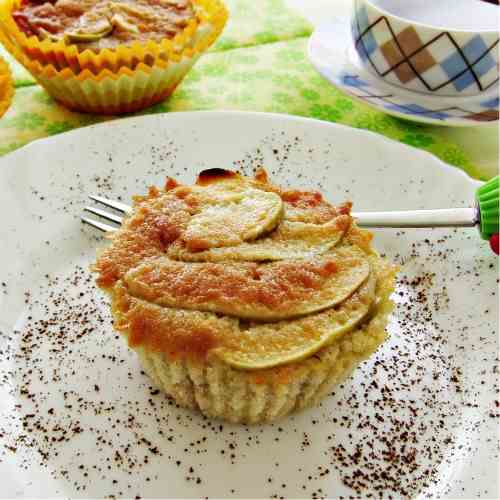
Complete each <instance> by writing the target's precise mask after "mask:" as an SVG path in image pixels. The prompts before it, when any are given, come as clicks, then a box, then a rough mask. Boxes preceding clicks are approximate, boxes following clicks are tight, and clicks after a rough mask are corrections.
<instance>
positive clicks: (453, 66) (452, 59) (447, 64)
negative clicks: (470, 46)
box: [441, 52, 467, 80]
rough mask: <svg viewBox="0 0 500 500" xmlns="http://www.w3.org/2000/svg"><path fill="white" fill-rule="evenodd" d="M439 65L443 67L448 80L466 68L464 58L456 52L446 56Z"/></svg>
mask: <svg viewBox="0 0 500 500" xmlns="http://www.w3.org/2000/svg"><path fill="white" fill-rule="evenodd" d="M441 67H442V68H443V69H444V71H445V72H446V74H447V75H448V77H449V78H450V80H451V79H452V78H455V77H456V76H457V75H458V74H460V73H462V72H463V71H465V70H466V69H467V64H465V61H464V58H463V57H462V55H461V54H460V53H458V52H455V53H454V54H452V55H451V56H449V57H447V58H446V59H445V60H444V61H442V62H441Z"/></svg>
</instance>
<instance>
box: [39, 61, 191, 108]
mask: <svg viewBox="0 0 500 500" xmlns="http://www.w3.org/2000/svg"><path fill="white" fill-rule="evenodd" d="M198 57H199V55H196V56H194V57H182V58H180V59H179V61H178V62H173V61H172V62H169V63H165V64H164V66H163V67H162V66H160V65H156V66H154V67H149V66H146V65H145V64H143V63H141V64H140V65H139V66H137V68H136V69H135V70H131V69H129V68H127V67H123V68H121V69H120V70H119V71H118V72H117V73H114V72H112V71H109V70H103V71H101V73H99V75H97V76H96V75H93V74H92V73H91V72H90V71H89V70H85V71H84V72H82V73H80V74H79V75H75V74H74V73H73V72H72V71H71V70H69V69H68V68H66V70H63V71H60V72H55V70H54V69H53V68H52V69H47V68H45V69H43V70H42V72H40V73H38V74H35V73H34V76H35V78H36V79H37V81H38V82H39V83H40V85H42V86H43V87H44V88H45V89H46V90H47V92H48V93H49V94H50V95H51V96H52V97H54V99H56V100H57V101H59V102H60V103H61V104H63V105H64V106H66V107H67V108H69V109H72V110H75V111H83V112H89V113H99V114H119V113H131V112H134V111H138V110H140V109H144V108H146V107H148V106H151V105H152V104H155V103H157V102H160V101H162V100H164V99H166V98H167V97H168V96H169V95H170V94H171V93H172V92H173V91H174V90H175V89H176V87H177V85H179V83H180V82H181V81H182V79H183V78H184V76H185V75H186V73H187V72H188V71H189V70H190V69H191V67H192V66H193V64H194V63H195V62H196V60H197V59H198Z"/></svg>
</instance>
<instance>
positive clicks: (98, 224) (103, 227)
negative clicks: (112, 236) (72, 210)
mask: <svg viewBox="0 0 500 500" xmlns="http://www.w3.org/2000/svg"><path fill="white" fill-rule="evenodd" d="M81 219H82V222H85V224H88V225H89V226H92V227H95V228H96V229H99V230H100V231H103V232H104V233H112V232H114V231H116V229H117V228H116V227H114V226H110V225H109V224H104V223H103V222H99V221H96V220H94V219H89V218H88V217H81Z"/></svg>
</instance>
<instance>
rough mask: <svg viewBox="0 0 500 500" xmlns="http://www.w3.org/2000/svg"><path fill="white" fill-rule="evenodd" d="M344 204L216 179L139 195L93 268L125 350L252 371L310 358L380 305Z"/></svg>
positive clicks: (215, 173)
mask: <svg viewBox="0 0 500 500" xmlns="http://www.w3.org/2000/svg"><path fill="white" fill-rule="evenodd" d="M349 212H350V204H349V203H348V204H344V205H341V206H339V207H338V208H335V207H333V206H332V205H330V204H329V203H327V202H326V201H325V200H323V198H322V196H321V195H320V194H319V193H316V192H312V191H297V190H284V189H281V188H279V187H276V186H274V185H272V184H270V183H269V182H268V179H267V176H266V174H265V172H264V171H262V170H261V171H259V172H258V173H257V174H256V176H255V178H254V179H250V178H247V177H243V176H240V175H238V174H236V173H233V172H228V171H224V170H220V169H213V170H209V171H205V172H203V173H202V174H200V176H199V178H198V180H197V182H196V184H194V185H193V186H183V185H178V184H177V183H176V182H175V181H173V180H172V179H169V180H168V181H167V184H166V186H165V188H164V189H162V190H160V189H157V188H150V190H149V194H148V195H147V196H142V197H136V198H135V200H134V210H133V212H132V214H131V215H130V216H129V217H127V218H126V220H125V221H124V223H123V226H122V227H121V228H120V229H119V230H118V231H117V232H116V233H115V234H114V235H113V236H112V243H111V245H110V246H109V247H108V248H106V249H105V250H104V251H103V252H102V253H101V254H100V256H99V258H98V260H97V263H96V265H95V270H96V272H97V273H98V278H97V282H98V284H99V286H100V287H102V288H103V289H105V290H107V291H108V292H110V293H111V296H112V300H113V311H114V314H115V318H116V328H117V329H119V330H121V331H123V332H125V333H126V335H127V337H128V341H129V344H130V345H132V346H134V345H144V346H147V347H149V348H151V349H154V350H161V351H163V352H165V353H167V354H168V355H170V356H173V357H175V356H179V355H182V356H184V355H194V356H201V357H204V356H207V355H208V354H211V353H214V354H216V355H218V356H219V357H221V358H223V359H224V360H225V361H226V362H228V363H229V364H232V365H233V366H236V367H239V368H244V369H258V368H266V367H271V366H276V365H279V364H284V363H289V362H291V361H294V360H299V359H303V358H304V357H307V356H309V355H312V354H314V352H316V351H317V350H319V349H320V348H321V347H322V346H324V345H326V344H328V343H329V342H331V341H332V339H334V338H336V337H338V336H341V335H344V334H345V333H348V332H349V331H351V330H352V329H354V328H355V327H356V326H357V325H358V324H359V323H360V322H361V321H363V319H364V318H365V317H366V316H367V315H368V314H369V312H370V310H371V308H372V305H373V304H374V303H375V302H376V287H377V279H378V278H377V276H378V274H379V273H380V272H382V271H381V269H383V267H384V266H383V265H381V264H380V259H379V257H378V256H377V255H376V254H375V253H374V252H373V251H372V249H371V247H370V238H371V235H370V233H367V232H365V231H361V230H359V229H358V228H357V227H356V226H355V225H353V223H352V219H351V216H350V213H349Z"/></svg>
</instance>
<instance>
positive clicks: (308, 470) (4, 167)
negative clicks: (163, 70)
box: [0, 112, 499, 498]
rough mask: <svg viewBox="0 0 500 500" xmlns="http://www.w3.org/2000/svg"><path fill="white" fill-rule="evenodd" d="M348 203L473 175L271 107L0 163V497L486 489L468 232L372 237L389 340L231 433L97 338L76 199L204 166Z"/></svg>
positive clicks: (434, 199) (458, 187)
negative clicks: (296, 409)
mask: <svg viewBox="0 0 500 500" xmlns="http://www.w3.org/2000/svg"><path fill="white" fill-rule="evenodd" d="M260 166H264V167H265V168H266V169H267V171H268V173H269V175H270V178H271V179H272V181H274V182H276V183H278V184H283V185H286V186H294V187H297V188H313V189H318V190H321V191H322V192H323V193H324V195H325V196H326V197H327V199H329V200H331V201H332V202H334V203H338V202H342V201H344V200H352V201H353V203H354V208H355V209H356V210H384V209H386V210H390V209H419V208H440V207H441V208H442V207H450V206H467V205H470V204H471V202H472V200H473V197H474V192H475V189H476V188H477V187H478V185H479V183H477V182H476V181H473V180H472V179H470V178H469V177H467V176H466V175H465V174H464V173H463V172H461V171H459V170H456V169H454V168H452V167H449V166H447V165H445V164H443V163H442V162H440V161H439V160H438V159H436V158H435V157H433V156H431V155H429V154H427V153H424V152H422V151H419V150H416V149H412V148H410V147H407V146H404V145H401V144H399V143H396V142H392V141H389V140H387V139H385V138H383V137H381V136H378V135H375V134H372V133H369V132H365V131H362V130H356V129H351V128H346V127H342V126H338V125H334V124H331V123H325V122H320V121H314V120H307V119H303V118H295V117H290V116H284V115H269V114H259V113H239V112H203V113H179V114H176V113H172V114H168V115H166V114H165V115H154V116H153V115H152V116H144V117H139V118H131V119H124V120H119V121H113V122H109V123H106V124H102V125H97V126H92V127H88V128H82V129H79V130H76V131H73V132H70V133H67V134H62V135H59V136H56V137H53V138H50V139H46V140H43V141H37V142H34V143H32V144H30V145H29V146H27V147H24V148H22V149H20V150H18V151H16V152H14V153H12V154H10V155H8V156H5V157H3V158H2V159H1V160H0V188H1V192H2V196H1V199H0V211H1V213H2V214H3V216H2V230H1V231H2V232H1V234H2V238H1V243H2V245H1V256H2V266H1V271H0V274H1V278H0V311H1V316H0V478H1V483H2V486H1V489H0V496H6V497H56V496H64V497H71V498H77V497H94V498H95V497H109V496H116V497H135V496H137V495H138V496H141V497H145V498H148V497H175V498H180V497H184V498H187V497H190V498H193V497H197V498H200V497H210V498H213V497H217V498H224V497H236V498H269V497H285V498H296V497H307V498H310V497H316V498H318V497H344V498H346V497H349V496H361V497H367V496H369V495H374V496H377V497H378V496H379V495H382V496H384V497H390V496H392V497H393V498H394V497H397V498H401V497H414V498H424V497H425V498H443V497H452V498H458V497H462V498H471V497H476V496H482V497H484V498H488V497H489V498H497V497H498V496H499V489H498V476H497V468H496V461H497V456H498V455H497V453H498V451H497V443H496V428H497V427H496V426H497V422H498V420H497V419H496V418H495V417H498V408H497V407H496V406H495V398H496V394H497V391H496V389H497V388H496V385H495V384H496V381H497V374H496V369H495V359H496V353H497V324H498V307H497V300H498V296H497V295H496V293H497V292H496V290H497V283H496V277H497V260H496V258H495V256H494V255H493V254H492V253H491V252H490V250H489V248H488V244H487V243H486V242H483V241H481V240H480V239H479V236H478V234H477V232H476V231H475V230H473V229H463V230H462V229H460V230H458V229H456V230H442V229H441V230H407V231H403V230H388V229H386V230H379V231H376V235H375V245H376V247H377V248H378V249H379V251H380V252H381V253H382V254H385V255H387V257H388V258H390V259H391V260H393V261H394V262H396V263H398V264H400V265H401V272H400V274H399V279H398V285H397V290H396V293H395V294H394V298H395V301H396V302H397V306H396V309H395V312H394V315H393V317H392V319H391V321H390V324H389V327H388V331H389V333H390V339H389V340H388V341H387V342H386V343H385V344H384V345H383V346H382V347H381V348H380V350H379V351H378V352H377V353H376V354H375V355H374V356H373V357H372V358H371V359H370V360H368V361H366V362H365V363H363V364H362V365H361V366H360V367H359V368H358V369H357V370H356V371H355V372H354V374H353V375H352V377H351V378H349V379H348V380H347V381H346V382H345V383H344V384H343V385H342V386H341V387H339V388H337V389H336V390H335V392H333V393H332V394H331V395H330V396H328V397H327V398H326V399H325V400H324V401H323V402H322V403H321V404H320V405H319V406H318V407H316V408H312V409H309V410H307V411H304V412H301V413H298V414H296V415H293V416H291V417H288V418H285V419H283V420H281V421H279V422H277V423H275V424H273V425H263V426H238V425H229V424H226V423H224V422H221V421H213V420H210V419H206V418H203V417H201V416H200V415H198V414H196V413H193V412H191V411H188V410H184V409H181V408H178V407H177V406H176V405H175V404H173V402H172V401H171V400H169V398H167V397H166V396H165V395H164V394H162V393H160V392H159V391H157V390H156V389H155V388H154V387H153V386H152V384H151V381H150V380H149V379H148V377H147V376H146V375H145V374H144V373H143V372H141V368H140V366H139V363H138V361H137V359H136V357H135V355H134V354H133V353H132V352H130V351H129V350H128V349H127V347H126V345H125V343H124V342H123V341H122V339H121V338H119V337H118V335H117V334H116V333H115V332H113V329H112V325H111V319H110V314H109V312H108V306H107V303H106V298H105V297H103V295H102V293H100V292H99V291H98V290H97V289H96V288H95V286H94V282H93V276H92V273H91V271H90V266H91V263H92V261H93V260H94V258H95V253H96V249H98V248H99V247H101V246H103V245H105V244H106V241H105V240H104V239H103V238H102V234H101V233H99V232H98V231H97V230H95V229H93V228H92V227H90V226H87V225H83V224H82V223H81V222H80V215H81V214H82V209H83V207H84V206H85V205H86V204H87V203H88V199H87V195H89V194H92V193H94V194H101V195H103V196H106V197H108V198H115V199H120V200H122V201H124V202H127V203H129V202H130V199H131V196H132V195H133V194H137V193H144V192H146V190H147V187H148V186H150V185H153V184H155V185H160V186H161V185H163V183H164V181H165V178H166V176H173V177H175V178H176V179H178V180H179V181H181V182H192V181H193V180H194V179H195V177H196V174H197V173H198V172H199V171H200V170H201V169H205V168H209V167H222V168H228V169H238V170H240V171H242V172H244V173H247V174H249V173H251V172H252V171H253V170H254V169H255V168H257V167H260Z"/></svg>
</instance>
